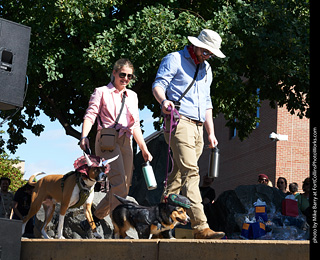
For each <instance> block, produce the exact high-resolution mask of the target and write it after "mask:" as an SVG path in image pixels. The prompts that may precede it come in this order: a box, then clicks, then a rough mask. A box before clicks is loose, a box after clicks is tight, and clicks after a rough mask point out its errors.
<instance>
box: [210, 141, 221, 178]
mask: <svg viewBox="0 0 320 260" xmlns="http://www.w3.org/2000/svg"><path fill="white" fill-rule="evenodd" d="M219 156H220V154H219V149H218V147H214V148H213V149H211V153H210V157H209V167H208V177H209V178H216V177H218V175H219Z"/></svg>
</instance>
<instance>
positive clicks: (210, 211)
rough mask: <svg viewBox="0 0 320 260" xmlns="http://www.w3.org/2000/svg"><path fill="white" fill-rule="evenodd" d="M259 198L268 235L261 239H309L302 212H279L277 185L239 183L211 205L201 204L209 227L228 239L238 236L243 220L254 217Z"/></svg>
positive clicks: (279, 194) (279, 203)
mask: <svg viewBox="0 0 320 260" xmlns="http://www.w3.org/2000/svg"><path fill="white" fill-rule="evenodd" d="M258 199H260V200H261V201H263V202H265V203H266V205H267V206H266V211H267V215H268V222H266V223H265V224H266V231H267V235H265V236H264V237H261V239H280V240H281V239H285V240H288V239H289V240H299V239H308V237H309V233H308V232H309V228H308V225H307V222H306V218H305V216H304V215H303V214H301V213H300V214H299V216H298V217H295V218H294V217H288V216H283V215H282V214H281V209H282V206H281V205H282V201H283V199H284V195H283V194H282V193H281V192H280V191H279V190H278V189H276V188H272V187H269V186H267V185H264V184H258V185H241V186H238V187H237V188H236V189H235V190H228V191H225V192H223V193H222V194H221V195H220V196H219V197H218V199H217V200H216V201H215V202H214V203H213V204H206V205H204V209H205V213H206V216H207V219H208V224H209V226H210V228H211V229H213V230H216V231H224V232H225V233H226V235H227V237H228V238H237V239H238V238H240V232H241V229H242V225H243V223H244V222H245V219H246V218H248V219H249V220H252V219H253V218H254V216H255V207H254V205H253V203H254V202H256V201H257V200H258Z"/></svg>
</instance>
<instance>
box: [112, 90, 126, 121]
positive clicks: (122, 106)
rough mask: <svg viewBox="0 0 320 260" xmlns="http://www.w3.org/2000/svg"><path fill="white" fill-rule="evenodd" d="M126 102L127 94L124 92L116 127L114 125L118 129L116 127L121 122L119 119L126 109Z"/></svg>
mask: <svg viewBox="0 0 320 260" xmlns="http://www.w3.org/2000/svg"><path fill="white" fill-rule="evenodd" d="M125 100H126V92H123V94H122V102H121V108H120V113H119V115H118V116H117V118H116V121H115V125H114V127H116V125H117V124H118V122H119V119H120V116H121V113H122V111H123V108H124V102H125Z"/></svg>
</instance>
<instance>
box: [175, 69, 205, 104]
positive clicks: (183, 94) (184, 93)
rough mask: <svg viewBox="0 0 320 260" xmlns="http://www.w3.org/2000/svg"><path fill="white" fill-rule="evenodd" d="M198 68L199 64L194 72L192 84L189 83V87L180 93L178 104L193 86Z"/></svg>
mask: <svg viewBox="0 0 320 260" xmlns="http://www.w3.org/2000/svg"><path fill="white" fill-rule="evenodd" d="M199 66H200V64H198V65H197V68H196V72H195V73H194V76H193V80H192V82H191V83H190V85H189V86H188V87H187V89H186V90H185V91H184V92H183V93H182V95H181V97H180V98H179V100H178V102H180V101H181V99H182V98H183V97H184V96H185V95H186V94H187V92H188V91H189V90H190V88H191V87H192V86H193V84H194V82H195V81H196V78H197V76H198V71H199Z"/></svg>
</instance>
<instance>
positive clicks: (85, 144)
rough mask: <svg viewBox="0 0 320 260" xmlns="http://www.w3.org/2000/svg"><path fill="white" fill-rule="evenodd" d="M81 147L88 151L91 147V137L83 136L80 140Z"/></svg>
mask: <svg viewBox="0 0 320 260" xmlns="http://www.w3.org/2000/svg"><path fill="white" fill-rule="evenodd" d="M80 148H81V149H82V150H83V151H86V150H87V149H90V144H89V139H88V137H82V138H81V140H80Z"/></svg>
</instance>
